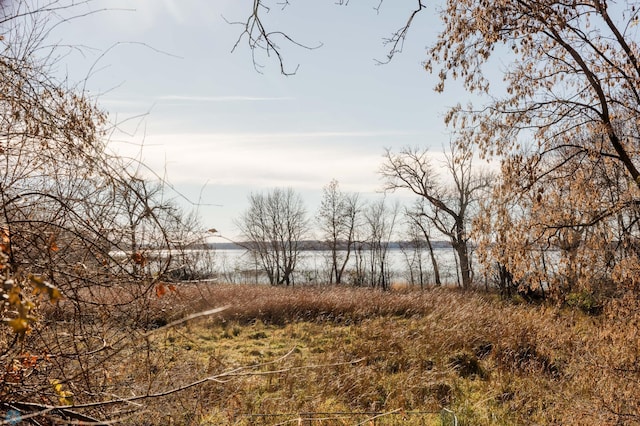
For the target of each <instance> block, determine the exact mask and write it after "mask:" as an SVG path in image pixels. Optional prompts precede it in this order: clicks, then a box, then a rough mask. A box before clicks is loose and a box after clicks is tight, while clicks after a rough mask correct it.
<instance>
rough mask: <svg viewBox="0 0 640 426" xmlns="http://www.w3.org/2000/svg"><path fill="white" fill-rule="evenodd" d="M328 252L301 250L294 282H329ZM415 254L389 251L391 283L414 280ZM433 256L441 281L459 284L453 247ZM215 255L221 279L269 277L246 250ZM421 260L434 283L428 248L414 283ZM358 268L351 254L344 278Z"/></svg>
mask: <svg viewBox="0 0 640 426" xmlns="http://www.w3.org/2000/svg"><path fill="white" fill-rule="evenodd" d="M329 255H330V253H329V252H328V251H321V250H306V251H302V252H301V254H300V258H299V261H298V264H297V266H296V272H295V274H294V282H295V283H296V284H305V283H327V282H329V272H328V271H329V265H330V262H329V258H328V256H329ZM412 255H413V253H411V251H408V252H407V253H404V252H403V251H402V250H401V249H398V248H392V249H389V250H388V252H387V263H386V265H385V269H386V270H387V271H389V273H388V277H389V279H390V281H391V282H392V283H407V284H410V283H411V281H412V280H411V273H410V267H409V261H408V259H407V256H408V257H409V259H411V258H412ZM434 255H435V257H436V259H437V262H438V268H439V270H440V278H441V280H442V283H444V284H449V283H451V284H452V283H457V281H458V278H457V273H456V270H457V269H456V262H455V255H454V252H453V250H452V249H451V248H437V249H435V250H434ZM363 257H364V259H365V262H366V266H365V270H368V269H370V260H369V254H368V252H366V251H365V252H363ZM212 258H213V263H214V267H213V270H214V271H215V272H216V274H215V275H216V278H217V279H218V280H219V281H226V282H231V283H240V282H250V283H251V282H253V283H265V282H266V276H264V274H263V273H262V270H261V267H260V264H259V263H256V261H255V259H254V258H253V256H251V254H250V253H248V252H247V251H245V250H237V249H225V250H220V249H218V250H215V254H214V255H213V256H212ZM419 262H421V264H422V273H423V282H424V283H425V284H426V285H429V284H433V283H434V282H435V279H434V274H433V266H432V263H431V259H430V257H429V253H428V252H427V251H425V252H424V253H422V256H421V259H420V260H418V259H415V261H414V262H413V265H414V267H413V270H414V274H413V284H419V282H420V279H419V277H418V266H417V264H418V263H419ZM355 269H356V261H355V256H353V254H352V256H351V258H350V260H349V263H348V264H347V267H346V270H345V273H344V277H345V281H347V282H348V281H349V278H350V277H352V276H353V271H355Z"/></svg>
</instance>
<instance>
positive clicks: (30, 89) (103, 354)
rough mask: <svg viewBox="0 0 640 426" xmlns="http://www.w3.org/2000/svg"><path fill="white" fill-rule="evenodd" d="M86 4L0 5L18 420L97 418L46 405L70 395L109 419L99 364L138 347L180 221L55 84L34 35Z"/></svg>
mask: <svg viewBox="0 0 640 426" xmlns="http://www.w3.org/2000/svg"><path fill="white" fill-rule="evenodd" d="M85 3H86V2H65V1H57V0H53V1H46V2H39V1H37V0H34V1H16V2H11V4H9V5H6V4H5V3H3V5H2V6H3V8H2V10H0V13H1V15H0V43H1V44H2V49H0V280H1V282H0V284H2V285H1V286H0V297H2V300H3V304H2V306H0V317H1V319H2V322H3V324H7V325H8V327H3V328H2V330H1V333H0V354H2V355H1V356H0V372H1V373H0V374H1V375H2V380H0V399H1V400H2V402H3V405H2V407H0V410H6V409H8V408H7V407H12V406H13V407H21V408H20V410H21V415H24V416H25V417H24V419H25V421H27V420H26V419H27V416H28V415H31V414H34V412H35V413H36V414H37V413H38V412H40V415H39V416H38V418H37V419H35V420H34V423H38V424H40V423H41V422H42V423H46V424H49V423H59V422H63V421H65V420H66V421H67V422H68V421H71V422H93V423H100V422H99V420H96V418H93V417H92V415H84V414H82V413H79V412H78V411H77V410H68V409H66V408H61V409H59V410H58V409H56V410H54V409H53V408H50V407H55V406H59V405H70V404H71V402H73V403H74V404H78V405H82V404H84V405H85V406H86V408H87V409H86V410H83V412H84V411H90V410H92V411H93V413H94V414H96V415H98V416H97V418H98V419H107V418H108V417H109V416H108V414H105V410H100V407H101V406H102V403H103V401H104V395H106V394H111V390H113V387H112V386H111V385H110V384H105V383H104V380H102V381H101V377H100V374H98V372H100V371H103V370H104V371H106V369H109V368H112V367H113V368H114V369H115V370H117V369H118V367H117V366H118V365H127V363H128V362H129V361H130V355H131V354H132V353H136V352H137V351H138V349H139V347H140V343H141V341H142V343H145V339H144V338H142V339H141V338H140V330H141V329H142V330H144V329H146V328H149V327H151V326H152V321H154V320H155V319H154V318H153V315H154V314H153V311H152V310H151V309H149V306H150V305H151V302H152V301H154V300H155V299H156V298H157V294H158V293H157V291H159V293H162V289H163V287H162V285H163V284H162V282H161V280H164V279H166V278H167V272H168V271H169V270H170V265H171V264H172V258H171V253H172V251H173V249H174V248H175V247H176V244H175V239H174V238H173V237H174V236H176V235H179V234H182V235H184V234H186V233H188V232H189V231H187V230H186V226H189V225H190V223H189V222H187V221H185V217H184V216H183V215H182V213H181V212H180V210H179V209H178V208H177V207H176V206H175V204H174V203H173V202H172V201H171V200H167V199H166V198H165V194H164V191H163V186H162V183H159V184H158V185H156V184H154V183H153V182H151V181H150V180H147V179H142V178H141V177H140V176H139V175H138V173H137V171H138V166H139V165H138V164H136V163H135V162H132V161H125V160H124V159H122V158H119V157H117V156H114V155H112V154H110V152H109V150H108V146H107V144H108V140H107V134H108V132H107V131H108V130H109V126H110V124H109V123H108V121H107V117H106V115H105V114H104V113H103V112H102V111H101V110H100V109H99V108H98V106H97V104H96V100H95V99H94V98H92V97H91V96H89V95H88V94H87V93H86V92H84V91H83V90H82V85H81V84H80V85H75V86H74V85H72V84H71V83H70V82H69V81H68V80H66V79H65V78H64V76H61V77H60V78H56V72H55V71H56V69H55V68H56V65H59V63H58V62H57V61H59V60H60V58H61V55H62V53H63V52H61V49H62V48H61V47H59V46H56V45H55V44H50V43H51V42H50V40H46V37H47V35H48V34H49V32H50V31H51V29H52V28H53V27H54V26H55V25H58V24H60V22H65V18H63V17H62V15H65V16H69V15H73V14H74V13H75V12H76V11H78V13H79V12H80V11H79V10H78V9H75V8H77V7H79V6H81V5H83V4H85ZM4 6H6V8H5V7H4ZM154 289H155V290H156V291H154ZM40 295H44V296H46V299H48V300H50V301H52V302H56V303H58V305H54V306H52V307H50V306H48V305H47V304H46V303H45V301H44V300H42V301H41V300H40V299H41V297H40ZM5 301H6V303H5ZM56 315H57V316H56ZM118 334H119V335H120V336H121V337H117V338H115V337H114V336H116V335H118ZM107 342H109V343H107ZM125 349H128V350H129V352H127V354H126V355H125V354H124V352H125ZM26 353H31V354H34V357H35V358H37V361H33V362H36V363H42V368H41V369H38V374H32V372H33V371H35V370H33V365H31V367H29V368H27V367H25V366H24V364H22V363H21V360H22V359H24V354H26ZM45 355H46V356H45ZM45 358H46V360H45ZM45 364H46V366H45ZM146 365H147V366H149V368H150V367H151V366H150V364H146ZM11 366H18V367H16V368H15V372H16V374H15V375H14V376H13V377H12V378H11V380H7V379H8V376H7V375H6V374H7V372H10V371H12V368H13V367H11ZM29 369H31V370H29ZM54 380H55V386H53V385H52V383H53V381H54ZM71 384H72V386H73V389H74V390H73V393H74V397H73V401H71V397H72V396H71V391H70V390H69V387H70V386H71ZM52 386H53V390H52ZM150 389H151V388H150V387H148V388H147V389H146V390H145V392H147V394H149V393H150ZM138 390H139V389H136V392H137V391H138ZM43 407H44V408H43ZM34 416H35V414H34ZM43 416H44V417H47V416H50V417H52V418H50V419H45V420H44V421H43V420H42V417H43ZM62 419H65V420H62Z"/></svg>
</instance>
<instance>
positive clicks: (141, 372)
mask: <svg viewBox="0 0 640 426" xmlns="http://www.w3.org/2000/svg"><path fill="white" fill-rule="evenodd" d="M219 306H228V308H227V309H226V310H224V311H222V312H220V313H218V314H214V315H209V316H206V317H205V316H203V317H197V318H194V319H192V320H189V321H185V322H182V323H180V324H177V325H171V326H167V325H166V324H168V323H171V322H172V321H175V320H179V319H180V318H184V317H185V316H186V315H188V314H193V313H194V312H198V311H201V310H205V309H211V308H214V307H219ZM637 306H638V304H637V302H636V301H634V300H626V301H625V302H624V303H622V302H617V303H616V304H615V306H614V304H613V303H612V304H609V305H607V306H605V308H604V311H603V312H602V313H601V314H600V315H598V316H589V315H587V314H585V313H583V312H582V311H580V310H578V309H574V308H559V307H556V306H545V305H539V306H532V305H527V304H524V303H520V304H518V303H516V302H513V301H501V300H500V299H499V298H498V297H497V296H495V295H492V294H486V293H464V292H461V291H458V290H456V289H432V290H427V291H423V292H421V291H408V290H407V291H394V292H387V293H385V292H379V291H373V290H371V289H357V288H328V287H313V288H275V287H267V286H245V285H209V286H184V287H179V288H178V289H177V291H176V292H170V293H167V294H165V295H163V296H162V297H161V298H158V299H157V301H156V302H155V303H154V305H153V306H151V307H150V308H149V323H148V324H147V325H146V326H145V327H141V331H140V332H141V333H144V334H143V335H144V337H145V338H144V339H141V340H140V343H139V345H137V346H135V347H131V348H129V349H128V351H129V352H128V353H127V356H126V357H125V358H124V359H125V361H126V362H122V361H116V360H115V359H114V361H113V364H112V365H109V366H108V367H107V366H105V372H104V374H105V375H106V376H105V378H104V391H105V395H107V394H108V395H119V396H120V397H122V398H125V397H133V398H132V400H131V401H130V402H129V403H128V404H126V405H123V406H115V405H114V406H110V409H111V410H114V411H113V412H112V413H111V414H112V415H114V416H116V417H117V416H121V417H120V419H121V420H122V422H123V423H131V424H142V423H143V424H156V425H161V424H193V425H219V424H229V425H231V424H234V425H254V424H256V425H261V424H265V425H275V424H281V425H285V424H292V425H298V424H307V425H320V424H322V425H344V424H347V425H356V424H364V425H371V424H375V425H396V424H397V425H400V424H402V425H441V424H454V422H457V424H459V425H530V424H541V425H545V424H576V425H583V424H584V425H586V424H603V425H606V424H611V425H613V424H637V423H639V422H640V407H639V406H638V404H639V402H638V395H640V380H639V378H640V373H639V371H638V364H637V361H638V359H640V357H639V355H640V349H639V346H640V345H639V343H640V340H639V335H638V322H637V319H638V315H637V314H636V312H637V311H638V310H637V309H636V307H637ZM634 321H635V322H634ZM118 359H119V358H118ZM190 384H194V385H193V386H189V385H190ZM178 388H184V390H181V391H177V392H167V391H168V390H172V389H178ZM153 394H155V395H156V396H155V397H154V398H149V399H145V400H143V399H140V400H138V399H136V398H138V397H139V396H142V395H153ZM138 402H139V403H144V407H145V408H144V409H142V410H137V411H135V412H133V413H129V411H130V409H131V407H132V405H133V404H134V403H136V404H137V403H138ZM136 408H139V406H136ZM116 410H121V412H120V413H116V412H115V411H116Z"/></svg>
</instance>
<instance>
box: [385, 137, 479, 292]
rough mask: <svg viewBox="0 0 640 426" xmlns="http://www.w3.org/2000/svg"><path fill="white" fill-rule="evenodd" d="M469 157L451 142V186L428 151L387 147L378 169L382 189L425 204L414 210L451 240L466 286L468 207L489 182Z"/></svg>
mask: <svg viewBox="0 0 640 426" xmlns="http://www.w3.org/2000/svg"><path fill="white" fill-rule="evenodd" d="M472 159H473V154H472V152H471V151H470V150H458V149H457V148H456V147H455V145H453V144H452V145H451V152H450V153H449V155H448V156H447V171H448V172H449V174H450V177H451V178H452V180H453V186H447V185H446V184H445V183H443V182H442V181H441V180H440V179H439V177H438V175H437V173H436V171H435V169H434V167H433V165H432V164H431V161H430V158H429V155H428V151H427V150H419V149H417V148H405V149H403V150H401V151H400V152H399V153H397V154H394V153H392V152H391V151H390V150H387V151H386V152H385V162H384V163H383V165H382V166H381V168H380V173H381V174H382V176H383V177H384V178H385V190H387V191H395V190H397V189H408V190H410V191H412V192H413V193H414V194H416V195H418V196H420V197H422V198H423V199H424V200H425V201H426V202H427V203H428V206H429V209H423V210H422V211H420V212H417V213H418V214H419V215H422V216H425V217H427V218H428V219H429V220H430V221H431V223H433V225H434V226H435V227H436V228H437V229H438V231H440V232H442V233H443V234H444V235H446V236H447V237H448V238H449V239H450V241H451V245H452V246H453V248H454V250H455V253H456V256H457V260H458V262H459V271H460V275H461V278H462V283H461V284H462V287H463V288H465V289H466V288H469V287H470V286H471V283H472V279H473V275H472V268H471V258H470V253H469V232H468V228H469V219H470V218H469V209H470V208H471V206H472V204H473V203H474V202H476V201H477V198H476V197H477V196H478V192H479V191H480V190H483V189H485V188H487V187H488V185H489V182H488V179H487V178H486V176H484V175H482V174H474V173H473V171H472V167H471V166H472ZM423 206H424V205H423Z"/></svg>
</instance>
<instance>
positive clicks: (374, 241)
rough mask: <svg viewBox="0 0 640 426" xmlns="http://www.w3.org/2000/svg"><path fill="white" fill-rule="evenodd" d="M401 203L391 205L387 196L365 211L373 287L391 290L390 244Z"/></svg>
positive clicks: (370, 277) (373, 203) (370, 276)
mask: <svg viewBox="0 0 640 426" xmlns="http://www.w3.org/2000/svg"><path fill="white" fill-rule="evenodd" d="M398 211H399V204H398V203H394V204H393V205H392V206H389V204H388V202H387V201H386V199H385V198H381V199H380V200H378V201H375V202H372V203H370V204H369V206H368V208H367V209H366V210H365V212H364V218H365V224H366V232H367V234H368V236H367V238H366V247H367V249H368V253H369V279H370V284H371V286H372V287H374V288H375V287H379V288H381V289H382V290H389V288H390V286H391V268H390V266H389V258H388V254H389V246H390V245H391V241H392V238H393V235H394V231H395V225H396V220H397V218H398Z"/></svg>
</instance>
